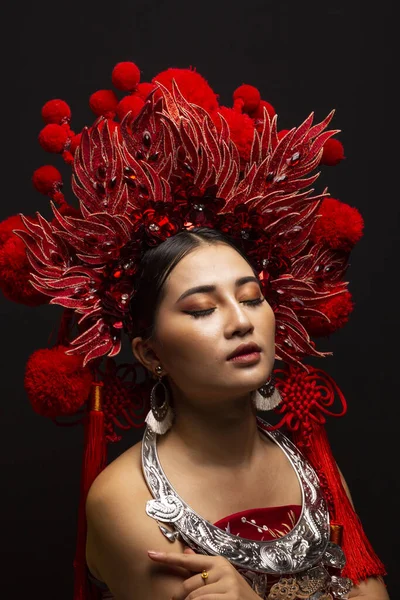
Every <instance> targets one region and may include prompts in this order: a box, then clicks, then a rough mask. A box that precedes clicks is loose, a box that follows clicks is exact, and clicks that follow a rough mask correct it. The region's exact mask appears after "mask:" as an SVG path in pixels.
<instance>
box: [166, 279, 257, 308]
mask: <svg viewBox="0 0 400 600" xmlns="http://www.w3.org/2000/svg"><path fill="white" fill-rule="evenodd" d="M250 281H253V282H255V283H256V284H257V285H258V286H259V285H260V281H259V280H258V279H257V277H253V276H252V275H248V276H247V277H240V278H239V279H237V280H236V281H235V288H238V287H240V286H242V285H244V284H245V283H249V282H250ZM216 289H217V286H216V285H197V286H196V287H192V288H190V289H188V290H186V292H183V294H181V296H179V298H178V300H177V301H176V302H177V303H178V302H180V301H181V300H183V298H186V297H187V296H191V295H192V294H204V293H209V292H215V290H216Z"/></svg>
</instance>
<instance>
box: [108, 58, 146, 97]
mask: <svg viewBox="0 0 400 600" xmlns="http://www.w3.org/2000/svg"><path fill="white" fill-rule="evenodd" d="M111 80H112V82H113V85H114V86H115V87H116V88H117V89H118V90H122V91H124V92H132V91H133V90H134V89H135V88H136V86H137V84H138V83H139V81H140V71H139V69H138V67H137V66H136V65H135V63H133V62H120V63H118V64H117V65H115V67H114V69H113V72H112V75H111Z"/></svg>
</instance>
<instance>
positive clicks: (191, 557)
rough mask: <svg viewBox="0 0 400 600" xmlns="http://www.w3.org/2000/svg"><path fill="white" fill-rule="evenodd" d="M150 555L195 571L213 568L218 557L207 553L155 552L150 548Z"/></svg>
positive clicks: (152, 557)
mask: <svg viewBox="0 0 400 600" xmlns="http://www.w3.org/2000/svg"><path fill="white" fill-rule="evenodd" d="M147 553H148V555H149V557H150V558H151V559H152V560H155V561H157V562H162V563H164V564H169V565H177V566H179V567H184V568H185V569H189V571H195V572H197V573H199V572H201V571H203V569H206V570H208V569H211V567H212V565H213V563H214V564H215V560H216V558H217V559H218V557H215V556H214V557H211V556H208V555H205V554H196V553H193V554H184V553H178V552H154V551H153V550H148V552H147Z"/></svg>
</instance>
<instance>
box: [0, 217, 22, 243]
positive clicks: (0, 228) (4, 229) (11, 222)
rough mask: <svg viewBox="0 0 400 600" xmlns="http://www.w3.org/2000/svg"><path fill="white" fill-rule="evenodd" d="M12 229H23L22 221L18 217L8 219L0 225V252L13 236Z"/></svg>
mask: <svg viewBox="0 0 400 600" xmlns="http://www.w3.org/2000/svg"><path fill="white" fill-rule="evenodd" d="M14 229H25V226H24V224H23V222H22V219H21V217H20V216H19V215H14V216H12V217H8V219H6V220H5V221H2V222H1V223H0V250H1V249H2V247H3V246H4V244H5V243H6V241H7V240H8V239H10V237H11V236H12V235H14V234H13V231H14Z"/></svg>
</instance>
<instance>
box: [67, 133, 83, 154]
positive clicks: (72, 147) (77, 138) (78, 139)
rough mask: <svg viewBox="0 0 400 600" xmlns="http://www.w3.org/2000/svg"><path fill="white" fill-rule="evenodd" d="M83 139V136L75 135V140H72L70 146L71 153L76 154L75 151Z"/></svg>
mask: <svg viewBox="0 0 400 600" xmlns="http://www.w3.org/2000/svg"><path fill="white" fill-rule="evenodd" d="M81 137H82V134H81V133H77V134H76V135H74V137H73V138H71V143H70V145H69V151H70V152H71V154H75V150H76V149H77V147H78V146H79V144H80V143H81Z"/></svg>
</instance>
